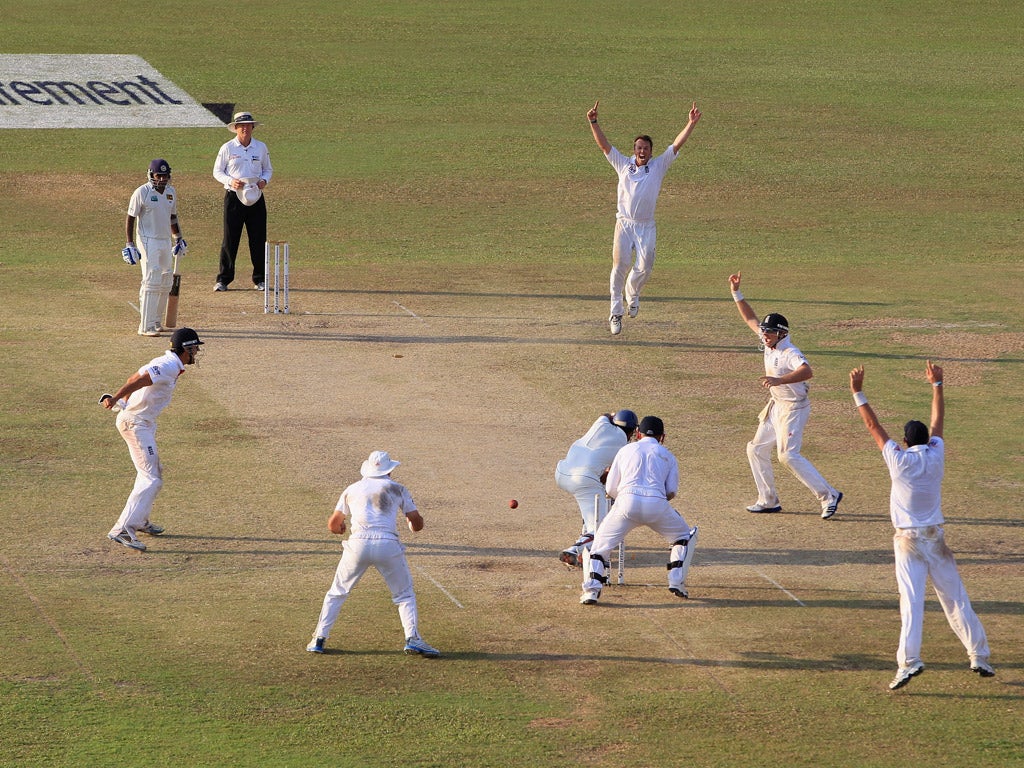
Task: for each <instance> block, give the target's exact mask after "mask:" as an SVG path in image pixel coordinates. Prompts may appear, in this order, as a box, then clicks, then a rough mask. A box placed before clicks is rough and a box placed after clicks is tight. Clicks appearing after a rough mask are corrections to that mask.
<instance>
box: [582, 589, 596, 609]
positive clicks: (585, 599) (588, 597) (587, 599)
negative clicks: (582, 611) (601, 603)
mask: <svg viewBox="0 0 1024 768" xmlns="http://www.w3.org/2000/svg"><path fill="white" fill-rule="evenodd" d="M599 597H601V590H600V589H585V590H583V594H582V595H580V605H596V604H597V600H598V598H599Z"/></svg>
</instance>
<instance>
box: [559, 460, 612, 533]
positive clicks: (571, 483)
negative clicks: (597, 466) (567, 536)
mask: <svg viewBox="0 0 1024 768" xmlns="http://www.w3.org/2000/svg"><path fill="white" fill-rule="evenodd" d="M555 484H556V485H557V486H558V487H559V488H561V489H562V490H563V491H566V492H567V493H571V494H572V495H573V496H574V497H575V498H576V503H577V504H578V505H579V507H580V516H581V517H582V518H583V533H585V534H586V533H593V532H594V531H596V530H597V527H598V526H599V525H600V524H601V521H602V520H604V518H605V515H607V514H608V497H607V496H606V495H605V492H604V483H602V482H601V481H600V480H599V479H598V478H596V477H591V476H589V475H585V474H583V473H582V472H580V473H571V474H566V473H564V472H559V471H558V470H557V469H556V470H555ZM594 499H597V514H596V515H595V514H594Z"/></svg>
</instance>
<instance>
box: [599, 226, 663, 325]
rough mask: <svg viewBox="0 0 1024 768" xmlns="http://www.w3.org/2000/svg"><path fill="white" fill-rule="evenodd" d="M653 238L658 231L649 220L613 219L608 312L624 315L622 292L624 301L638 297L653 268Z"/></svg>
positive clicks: (656, 235)
mask: <svg viewBox="0 0 1024 768" xmlns="http://www.w3.org/2000/svg"><path fill="white" fill-rule="evenodd" d="M657 239H658V230H657V227H655V225H654V222H653V221H631V220H629V219H616V220H615V236H614V238H613V240H612V274H611V281H610V283H611V284H610V289H611V298H612V309H611V314H613V315H622V314H625V313H624V312H623V304H622V294H623V291H625V294H626V300H627V301H631V300H632V299H633V298H634V297H639V296H640V291H641V290H642V289H643V287H644V286H645V285H646V284H647V281H648V280H649V279H650V277H651V272H653V271H654V245H655V241H656V240H657ZM627 273H628V275H629V278H628V279H627V277H626V275H627Z"/></svg>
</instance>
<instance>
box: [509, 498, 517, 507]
mask: <svg viewBox="0 0 1024 768" xmlns="http://www.w3.org/2000/svg"><path fill="white" fill-rule="evenodd" d="M508 506H509V509H515V508H516V507H518V506H519V502H518V501H516V500H515V499H509V500H508Z"/></svg>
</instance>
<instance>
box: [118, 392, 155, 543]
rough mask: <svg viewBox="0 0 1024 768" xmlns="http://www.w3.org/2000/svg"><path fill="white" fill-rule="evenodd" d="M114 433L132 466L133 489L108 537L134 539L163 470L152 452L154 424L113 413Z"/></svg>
mask: <svg viewBox="0 0 1024 768" xmlns="http://www.w3.org/2000/svg"><path fill="white" fill-rule="evenodd" d="M116 424H117V431H118V432H120V433H121V437H122V438H124V442H125V444H126V445H127V446H128V453H129V455H130V456H131V457H132V464H134V465H135V486H134V487H133V488H132V492H131V494H129V496H128V501H127V502H125V505H124V509H123V510H122V511H121V516H120V517H119V518H117V522H116V523H114V527H113V528H111V529H110V535H111V536H116V535H117V534H119V533H121V531H128V533H129V534H131V537H132V538H133V539H134V538H135V537H136V536H135V532H136V531H137V530H138V529H139V528H142V527H144V526H145V525H146V523H148V522H149V515H150V513H151V512H152V511H153V502H154V501H155V500H156V495H157V494H158V493H160V489H161V488H162V487H163V484H164V480H163V467H162V466H161V465H160V455H159V454H158V453H157V450H156V424H155V423H153V422H150V421H139V420H137V419H133V418H132V417H131V416H129V415H128V414H127V412H126V411H121V413H119V414H117V420H116Z"/></svg>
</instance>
